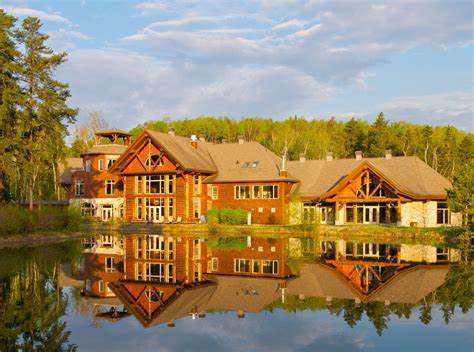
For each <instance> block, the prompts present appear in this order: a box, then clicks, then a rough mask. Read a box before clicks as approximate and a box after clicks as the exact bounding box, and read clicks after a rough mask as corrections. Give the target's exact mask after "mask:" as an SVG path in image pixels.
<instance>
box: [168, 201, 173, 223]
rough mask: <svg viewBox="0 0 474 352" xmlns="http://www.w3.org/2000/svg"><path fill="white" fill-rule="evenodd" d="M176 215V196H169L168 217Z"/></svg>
mask: <svg viewBox="0 0 474 352" xmlns="http://www.w3.org/2000/svg"><path fill="white" fill-rule="evenodd" d="M173 216H174V198H168V217H169V218H171V217H173Z"/></svg>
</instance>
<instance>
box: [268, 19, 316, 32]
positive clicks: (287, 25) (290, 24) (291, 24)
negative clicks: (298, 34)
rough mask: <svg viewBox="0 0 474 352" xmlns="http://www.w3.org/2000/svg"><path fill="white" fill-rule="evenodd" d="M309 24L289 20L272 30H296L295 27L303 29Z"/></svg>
mask: <svg viewBox="0 0 474 352" xmlns="http://www.w3.org/2000/svg"><path fill="white" fill-rule="evenodd" d="M307 23H308V22H307V21H303V20H298V19H292V20H288V21H285V22H282V23H279V24H277V25H275V26H273V27H272V29H273V30H278V29H287V28H294V27H296V28H301V27H303V26H304V25H306V24H307Z"/></svg>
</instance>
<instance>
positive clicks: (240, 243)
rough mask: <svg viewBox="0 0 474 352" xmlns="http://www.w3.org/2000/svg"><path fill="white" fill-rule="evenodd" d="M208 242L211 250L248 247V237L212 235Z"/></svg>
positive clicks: (233, 249) (237, 249) (238, 249)
mask: <svg viewBox="0 0 474 352" xmlns="http://www.w3.org/2000/svg"><path fill="white" fill-rule="evenodd" d="M206 244H207V246H208V248H210V249H211V250H220V251H241V250H243V249H245V248H247V237H217V238H216V237H212V238H209V239H208V240H207V243H206Z"/></svg>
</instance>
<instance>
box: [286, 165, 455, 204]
mask: <svg viewBox="0 0 474 352" xmlns="http://www.w3.org/2000/svg"><path fill="white" fill-rule="evenodd" d="M363 164H366V165H367V166H368V167H369V168H372V169H373V170H374V171H376V172H377V173H379V174H381V175H383V177H384V178H386V179H387V181H389V182H391V183H392V184H393V185H395V186H396V188H397V189H398V190H399V191H400V192H402V193H404V194H407V195H410V196H411V197H413V198H418V199H444V198H446V189H449V188H450V187H451V183H450V182H449V181H448V180H447V179H446V178H445V177H443V176H442V175H440V174H439V173H438V172H436V171H435V170H434V169H432V168H431V167H429V166H428V165H426V164H425V163H424V162H423V161H421V160H420V159H419V158H417V157H414V156H407V157H392V158H390V159H386V158H364V159H362V160H356V159H336V160H332V161H327V160H307V161H305V162H300V161H290V162H288V163H287V165H288V171H289V172H290V174H291V175H292V176H294V177H296V178H298V179H299V180H300V184H299V185H298V187H296V188H295V190H294V193H295V194H296V195H298V196H300V197H315V198H318V197H321V196H323V195H325V194H327V193H329V192H330V191H331V190H333V189H335V188H336V187H337V186H338V185H339V184H340V183H341V182H343V181H344V180H345V179H346V178H347V177H348V176H349V175H350V174H352V173H353V172H354V171H355V170H356V169H357V168H358V167H360V166H361V165H363Z"/></svg>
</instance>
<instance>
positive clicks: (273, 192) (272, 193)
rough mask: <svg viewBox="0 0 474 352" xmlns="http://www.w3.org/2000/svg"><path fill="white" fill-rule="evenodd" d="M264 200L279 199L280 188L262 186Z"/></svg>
mask: <svg viewBox="0 0 474 352" xmlns="http://www.w3.org/2000/svg"><path fill="white" fill-rule="evenodd" d="M262 195H263V197H262V198H263V199H277V198H278V186H276V185H271V186H262Z"/></svg>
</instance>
